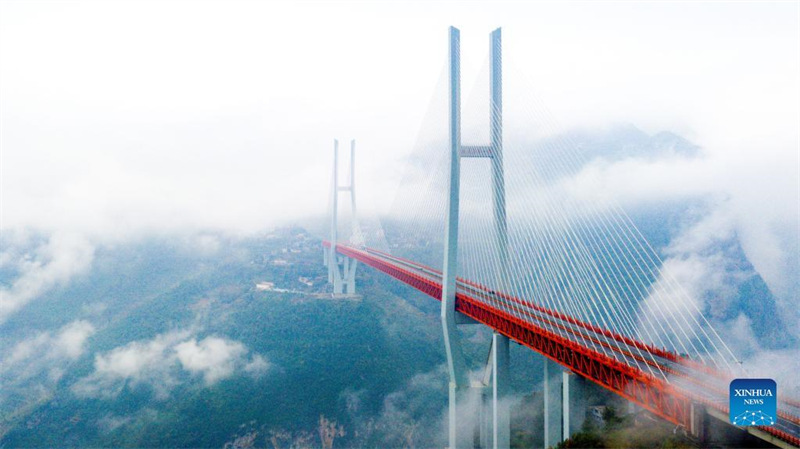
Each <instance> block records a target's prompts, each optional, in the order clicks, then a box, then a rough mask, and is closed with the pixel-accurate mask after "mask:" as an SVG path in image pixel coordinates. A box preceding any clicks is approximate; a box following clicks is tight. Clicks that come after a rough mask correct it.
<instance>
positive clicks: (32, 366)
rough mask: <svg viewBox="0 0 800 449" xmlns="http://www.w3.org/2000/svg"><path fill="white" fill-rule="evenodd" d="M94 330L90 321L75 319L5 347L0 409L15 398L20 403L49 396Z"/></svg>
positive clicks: (0, 373) (0, 371)
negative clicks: (53, 329) (52, 329)
mask: <svg viewBox="0 0 800 449" xmlns="http://www.w3.org/2000/svg"><path fill="white" fill-rule="evenodd" d="M94 332H95V328H94V326H93V325H92V324H91V323H89V322H88V321H83V320H77V321H73V322H71V323H69V324H67V325H65V326H63V327H61V328H60V329H58V330H56V331H55V332H39V333H37V334H36V335H34V336H31V337H30V338H27V339H25V340H22V341H20V342H17V343H16V344H14V345H13V346H12V347H10V348H8V350H4V351H3V353H4V355H3V356H0V408H2V407H3V406H4V404H6V403H7V402H8V401H9V400H12V399H13V398H15V397H16V398H17V401H19V402H17V405H16V406H19V404H20V403H22V404H26V403H29V402H35V401H36V400H38V399H39V398H41V397H45V396H47V395H49V394H50V393H51V391H52V390H53V389H54V388H55V387H56V384H57V382H58V381H59V380H60V379H61V378H62V376H63V374H64V371H65V370H66V368H67V367H68V366H69V365H70V364H71V363H72V362H74V361H75V360H77V359H78V358H80V357H81V356H82V355H83V354H84V353H85V351H86V346H87V342H88V340H89V337H91V336H92V334H94Z"/></svg>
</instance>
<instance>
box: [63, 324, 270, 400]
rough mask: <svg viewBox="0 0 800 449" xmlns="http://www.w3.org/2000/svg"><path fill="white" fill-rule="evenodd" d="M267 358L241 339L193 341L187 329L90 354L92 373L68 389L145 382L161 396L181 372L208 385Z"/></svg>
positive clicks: (109, 388)
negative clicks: (252, 349)
mask: <svg viewBox="0 0 800 449" xmlns="http://www.w3.org/2000/svg"><path fill="white" fill-rule="evenodd" d="M268 368H269V363H268V362H267V361H266V359H264V357H263V356H261V355H259V354H250V351H249V350H248V349H247V347H245V345H243V344H242V343H241V342H238V341H234V340H228V339H225V338H222V337H216V336H210V337H206V338H204V339H202V340H200V341H198V340H197V339H196V338H195V337H192V332H191V331H188V330H184V331H174V332H168V333H165V334H160V335H157V336H156V337H154V338H153V339H151V340H140V341H134V342H131V343H128V344H126V345H124V346H120V347H118V348H115V349H112V350H111V351H108V352H106V353H104V354H98V355H96V356H95V361H94V372H93V373H92V374H90V375H89V376H87V377H85V378H83V379H80V380H79V381H78V382H76V383H75V384H74V385H73V386H72V391H73V392H74V393H75V394H77V395H78V396H84V397H114V396H116V395H118V394H119V393H120V392H121V391H122V390H123V389H124V388H125V387H136V386H139V385H147V386H149V387H151V388H152V389H153V392H154V393H155V395H156V397H157V398H158V399H166V398H167V397H168V396H169V394H170V391H171V390H172V389H173V388H174V387H175V386H177V385H178V384H179V383H180V382H181V373H188V374H190V375H197V376H201V377H202V378H203V381H204V383H205V385H207V386H211V385H213V384H215V383H217V382H219V381H220V380H223V379H227V378H230V377H231V376H233V375H235V374H236V373H237V372H239V371H241V372H244V373H246V374H248V375H250V376H252V377H258V376H260V375H262V374H263V373H264V372H265V371H266V370H267V369H268Z"/></svg>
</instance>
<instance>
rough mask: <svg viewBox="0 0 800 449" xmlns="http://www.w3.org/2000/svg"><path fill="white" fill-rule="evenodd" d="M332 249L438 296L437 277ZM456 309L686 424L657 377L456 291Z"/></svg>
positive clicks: (685, 414) (679, 403) (675, 395)
mask: <svg viewBox="0 0 800 449" xmlns="http://www.w3.org/2000/svg"><path fill="white" fill-rule="evenodd" d="M337 250H338V252H339V253H341V254H343V255H345V256H348V257H352V258H353V259H356V260H358V261H360V262H362V263H364V264H366V265H368V266H370V267H373V268H375V269H377V270H379V271H382V272H384V273H386V274H388V275H389V276H392V277H393V278H395V279H397V280H399V281H402V282H404V283H406V284H408V285H410V286H412V287H414V288H416V289H417V290H419V291H421V292H423V293H425V294H427V295H429V296H431V297H433V298H435V299H441V296H442V287H441V284H439V283H438V282H436V281H433V280H431V279H428V278H426V277H424V276H419V275H417V274H415V273H413V272H411V271H410V270H406V269H404V268H400V267H397V266H396V265H393V264H391V263H389V262H386V261H384V260H382V259H379V258H377V257H374V256H372V255H370V254H369V253H367V252H365V251H361V250H358V249H355V248H351V247H347V246H339V245H337ZM456 310H458V311H459V312H461V313H463V314H464V315H467V316H469V317H471V318H473V319H475V320H476V321H479V322H481V323H483V324H486V325H488V326H489V327H492V328H493V329H495V330H497V331H498V332H500V333H502V334H504V335H506V336H508V337H509V338H511V339H513V340H515V341H516V342H518V343H520V344H523V345H525V346H527V347H529V348H531V349H533V350H535V351H537V352H539V353H541V354H543V355H545V356H546V357H548V358H550V359H552V360H554V361H555V362H558V363H560V364H561V365H564V366H566V367H568V368H569V369H571V370H572V371H575V372H576V373H579V374H581V375H583V376H584V377H587V378H589V379H591V380H592V381H594V382H595V383H598V384H600V385H602V386H604V387H605V388H608V389H610V390H612V391H613V392H615V393H617V394H619V395H620V396H623V397H625V398H627V399H629V400H631V401H634V402H636V403H638V404H639V405H641V406H642V407H644V408H646V409H648V410H650V411H651V412H653V413H655V414H656V415H659V416H661V417H663V418H664V419H666V420H668V421H670V422H673V423H675V424H679V425H683V426H686V427H688V426H689V419H690V412H689V407H690V402H689V400H688V399H687V398H686V397H684V396H683V395H681V394H680V393H679V392H677V391H675V390H674V389H672V388H671V387H670V386H669V385H668V384H666V383H664V382H663V381H661V380H660V379H656V378H654V377H653V376H651V375H649V374H647V373H644V372H642V371H640V370H637V369H634V368H631V367H630V366H627V365H625V364H622V363H620V362H617V361H616V360H614V359H612V358H610V357H608V356H606V355H604V354H600V353H598V352H596V351H594V350H591V349H588V348H585V347H583V346H581V345H579V344H576V343H574V342H572V341H570V340H568V339H565V338H563V337H561V336H559V335H556V334H553V333H552V332H549V331H547V330H545V329H542V328H540V327H538V326H535V325H533V324H531V323H528V322H526V321H523V320H520V319H518V318H516V317H513V316H511V315H509V314H507V313H505V312H502V311H500V310H497V309H495V308H493V307H491V306H488V305H486V304H484V303H481V302H480V301H477V300H475V299H473V298H470V297H468V296H466V295H464V294H461V293H457V294H456Z"/></svg>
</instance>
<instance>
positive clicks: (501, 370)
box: [441, 27, 510, 449]
mask: <svg viewBox="0 0 800 449" xmlns="http://www.w3.org/2000/svg"><path fill="white" fill-rule="evenodd" d="M489 49H490V50H489V51H490V74H489V77H490V78H489V95H490V101H489V115H490V123H491V142H490V143H489V144H488V145H469V146H467V145H462V143H461V54H460V32H459V30H458V29H457V28H454V27H450V107H449V111H450V182H449V184H448V189H449V190H448V191H449V195H448V199H447V211H446V214H447V215H446V219H445V220H446V224H445V231H444V232H445V234H444V267H443V270H442V302H441V319H442V328H443V331H444V343H445V350H446V353H447V368H448V373H449V377H450V382H449V413H448V418H449V419H448V440H449V448H450V449H460V448H467V447H473V446H474V442H473V439H474V433H475V432H474V428H470V427H472V426H471V425H470V423H475V422H476V418H477V424H478V429H479V434H480V441H481V445H482V446H483V447H488V446H489V444H491V447H493V448H495V449H500V448H508V447H509V446H510V432H509V427H510V422H509V401H508V400H507V396H508V393H509V392H508V387H509V379H508V375H509V373H508V370H509V340H508V337H506V336H505V335H502V334H500V333H497V332H495V333H494V334H493V336H492V346H491V349H490V352H489V354H490V356H489V362H488V364H487V368H486V376H484V379H483V380H482V381H477V382H475V383H471V382H470V381H469V379H468V378H467V377H468V376H467V370H466V365H465V363H464V355H463V352H462V349H461V339H460V336H459V334H458V329H457V325H458V324H467V323H469V322H470V321H471V320H470V319H469V318H467V317H465V316H463V315H460V314H458V313H457V312H456V309H455V305H456V275H457V273H456V268H457V266H458V263H457V261H458V214H459V190H460V181H461V158H462V157H477V158H489V159H490V160H491V163H492V165H491V166H492V209H493V218H494V228H495V238H496V241H495V246H496V250H497V252H498V257H499V260H500V267H501V268H500V270H501V271H502V272H501V273H497V275H498V276H499V279H500V280H501V284H502V285H505V284H506V283H507V281H508V274H507V273H506V272H505V269H506V267H507V266H508V227H507V223H506V199H505V196H506V192H505V175H504V173H503V72H502V41H501V31H500V28H498V29H496V30H494V31H493V32H492V33H491V35H490V44H489ZM470 389H478V390H480V397H481V398H483V396H484V394H483V393H484V391H486V390H488V389H490V390H491V413H487V410H485V405H486V404H485V401H483V399H481V401H480V404H481V411H480V413H479V416H478V417H475V416H459V412H460V411H461V413H466V412H463V411H462V409H463V410H467V409H468V407H462V406H461V404H462V403H464V404H466V401H467V396H468V393H469V390H470ZM489 416H490V417H491V420H488V419H487V418H488V417H489ZM487 421H488V422H487ZM487 433H490V434H491V441H488V440H489V438H488V435H487Z"/></svg>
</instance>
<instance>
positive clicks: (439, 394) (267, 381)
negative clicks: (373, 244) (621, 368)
mask: <svg viewBox="0 0 800 449" xmlns="http://www.w3.org/2000/svg"><path fill="white" fill-rule="evenodd" d="M565 138H569V139H572V140H573V141H576V142H578V145H577V148H579V149H580V150H581V158H580V160H579V161H577V163H576V164H575V165H574V166H571V167H569V169H568V170H565V172H563V173H560V174H558V175H557V176H554V177H553V178H552V179H550V180H549V181H551V182H552V183H554V184H556V183H563V182H565V180H566V182H569V181H570V179H578V178H580V177H582V176H598V175H597V173H601V172H605V173H613V172H614V171H615V170H617V169H619V168H620V167H623V168H625V167H627V168H628V169H635V168H636V167H643V166H646V165H647V164H651V165H652V164H662V165H663V164H666V165H670V164H672V165H673V166H674V165H675V164H679V165H680V164H683V165H685V166H689V165H691V164H694V163H699V162H700V161H701V160H702V158H703V153H702V150H701V149H700V148H698V147H697V146H695V145H693V144H692V143H690V142H688V141H687V140H685V139H683V138H681V137H680V136H677V135H675V134H673V133H669V132H664V133H659V134H656V135H653V136H648V135H647V134H645V133H643V132H642V131H640V130H638V129H636V128H635V127H633V126H630V125H628V126H621V127H617V128H613V129H610V130H606V131H603V132H600V133H597V132H588V131H575V132H571V133H568V134H567V135H562V136H558V137H556V138H555V139H565ZM542 145H544V146H546V145H547V142H543V143H542ZM532 154H542V152H539V151H536V152H532ZM539 162H540V163H541V159H540V160H539ZM597 179H600V180H602V177H599V178H597ZM676 182H680V180H678V181H676ZM629 187H631V188H634V189H635V188H636V185H630V186H629ZM609 188H610V189H611V190H613V186H611V187H609ZM231 200H232V201H235V199H231ZM727 201H728V199H727V198H724V197H720V196H714V195H706V194H691V193H688V194H687V193H683V194H680V195H674V196H671V197H666V198H665V197H661V196H660V197H655V198H652V199H650V200H647V199H646V198H644V199H643V198H641V197H636V198H633V199H631V198H628V199H624V198H623V204H624V205H625V207H626V210H627V211H628V213H629V214H630V216H631V217H632V218H633V220H634V222H635V223H636V224H637V226H638V227H639V229H640V230H641V231H642V232H643V234H644V235H645V236H646V237H647V238H648V240H649V241H650V242H651V243H652V244H653V245H654V247H655V248H656V249H657V250H658V252H659V253H660V255H661V257H662V258H663V259H664V261H665V265H668V266H669V269H670V271H671V272H672V273H673V274H674V275H675V276H676V277H677V278H678V280H679V281H680V282H682V284H683V286H684V287H685V288H686V289H687V291H688V292H689V293H690V295H692V296H693V297H694V298H696V300H697V301H698V303H699V304H701V305H702V309H703V311H704V313H705V315H706V316H707V317H708V318H709V319H710V320H711V321H712V323H713V324H714V325H715V328H716V330H717V331H718V332H720V334H722V336H723V338H724V340H725V341H726V342H727V343H728V344H729V345H730V346H731V347H732V349H733V350H734V352H735V353H736V355H737V356H739V357H740V358H741V359H742V360H744V361H745V362H747V364H746V366H749V367H750V369H751V370H753V371H752V372H753V373H754V374H756V373H758V372H759V370H763V369H765V368H769V369H771V370H772V371H770V372H774V373H775V374H774V375H775V376H776V377H778V382H779V385H781V386H782V388H785V389H786V390H792V389H793V391H794V392H795V394H796V393H797V392H798V391H797V389H798V385H797V382H796V380H797V378H796V375H794V374H793V371H792V370H796V369H797V366H796V365H797V363H798V362H797V360H800V353H798V350H797V337H796V335H797V334H796V329H791V328H790V327H789V326H787V325H788V324H789V323H790V321H784V320H782V319H781V318H780V317H786V316H787V315H786V314H785V313H783V310H785V308H786V301H787V299H786V298H785V297H784V298H781V297H780V296H779V294H777V293H774V292H773V291H774V290H776V288H774V287H772V286H770V285H768V283H767V282H765V277H764V276H762V275H761V274H760V272H759V271H758V270H757V269H756V268H754V265H753V264H752V263H751V262H750V261H749V259H748V256H747V251H746V250H745V249H744V247H743V245H742V243H741V241H740V238H739V237H740V236H739V234H738V233H737V226H736V223H735V221H734V220H733V219H732V218H731V214H730V212H729V210H728V207H727V205H728V203H727ZM307 229H308V230H312V232H314V231H313V230H316V229H324V226H320V223H319V222H317V221H313V222H307V223H300V222H298V223H297V224H296V225H295V226H292V227H285V228H279V229H274V230H268V231H264V232H260V233H257V234H253V235H250V236H241V235H237V236H231V235H229V234H226V233H221V232H197V231H192V232H188V231H187V232H186V233H169V234H163V235H158V234H149V235H140V236H138V237H136V238H129V239H125V240H121V241H108V240H106V241H103V240H101V239H94V238H93V237H92V236H90V235H81V234H79V233H58V232H57V233H53V234H49V235H48V234H43V233H37V232H35V231H26V230H23V229H15V230H10V231H8V232H4V234H3V236H2V248H3V249H2V254H0V282H1V283H2V284H0V285H2V293H3V301H2V307H0V354H2V356H0V446H3V447H43V446H51V447H52V446H59V447H60V446H95V447H99V446H105V447H111V446H115V447H116V446H129V447H144V446H147V447H220V446H223V445H224V444H225V443H226V442H233V441H235V440H236V439H237V438H240V440H239V443H242V444H243V442H246V441H245V440H247V438H251V437H252V438H258V445H260V446H263V445H266V444H267V441H268V440H269V438H275V441H282V442H285V443H286V444H287V445H288V444H289V443H288V442H290V441H299V442H300V443H302V442H303V441H306V442H307V443H304V444H309V445H311V446H317V445H319V444H321V443H320V442H319V441H318V438H320V433H319V432H320V429H321V428H325V429H327V430H326V431H327V432H328V433H330V434H331V435H334V437H335V439H336V441H337V443H336V445H337V446H336V447H342V446H355V447H373V446H389V447H399V446H404V445H408V444H409V442H412V443H414V444H416V445H417V446H418V447H420V446H422V447H425V446H431V445H437V444H438V445H441V444H442V438H443V433H442V431H441V429H442V418H443V416H444V415H443V409H444V405H445V385H446V377H445V373H444V372H443V371H442V364H443V362H444V354H443V351H442V344H441V332H440V328H439V317H438V303H437V302H435V301H432V300H430V299H429V298H427V297H424V296H423V295H421V294H419V293H417V292H415V291H413V290H411V289H410V288H408V287H405V286H401V285H399V284H398V283H395V282H394V281H392V280H390V279H388V278H387V277H384V276H382V275H380V274H379V273H377V272H373V271H371V270H369V269H364V268H363V267H362V268H361V269H359V272H358V275H357V282H358V285H359V291H360V294H361V295H362V298H361V299H359V300H332V299H330V298H329V297H326V296H325V295H324V294H323V293H325V292H328V291H329V289H330V287H329V286H327V285H326V275H325V269H324V268H323V267H322V263H321V259H322V257H321V246H320V239H321V238H323V237H324V235H319V234H312V233H310V232H309V231H308V230H307ZM397 232H398V233H402V232H403V230H397ZM421 250H422V249H421ZM773 276H774V274H773ZM777 290H780V288H777ZM789 317H791V315H789ZM467 333H468V334H467V341H468V342H469V343H468V353H469V354H468V355H469V358H470V359H471V361H472V362H473V363H475V364H476V366H477V364H479V363H480V360H481V359H482V358H483V357H485V354H484V353H483V352H484V351H485V348H484V347H483V345H482V342H483V341H485V338H486V337H487V335H488V334H487V333H486V331H485V330H482V329H470V330H468V331H467ZM512 360H513V364H512V372H513V373H514V388H515V390H516V391H517V392H518V393H519V394H520V395H524V394H526V393H529V392H531V391H534V390H535V389H536V388H537V383H538V381H539V377H540V376H539V373H540V369H539V367H540V361H539V360H538V359H537V358H536V357H535V356H534V355H533V353H532V352H531V351H527V350H524V349H522V348H518V347H516V346H515V345H514V349H513V352H512ZM748 364H749V365H748ZM781 364H783V365H782V366H780V365H781ZM776 366H780V368H781V369H780V370H777V371H775V367H776ZM523 425H524V423H523ZM331 432H332V433H331ZM253 435H257V436H253ZM241 438H244V440H241ZM300 443H297V444H300ZM237 444H238V443H237ZM281 444H283V443H281ZM340 445H342V446H340ZM281 447H283V446H281Z"/></svg>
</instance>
